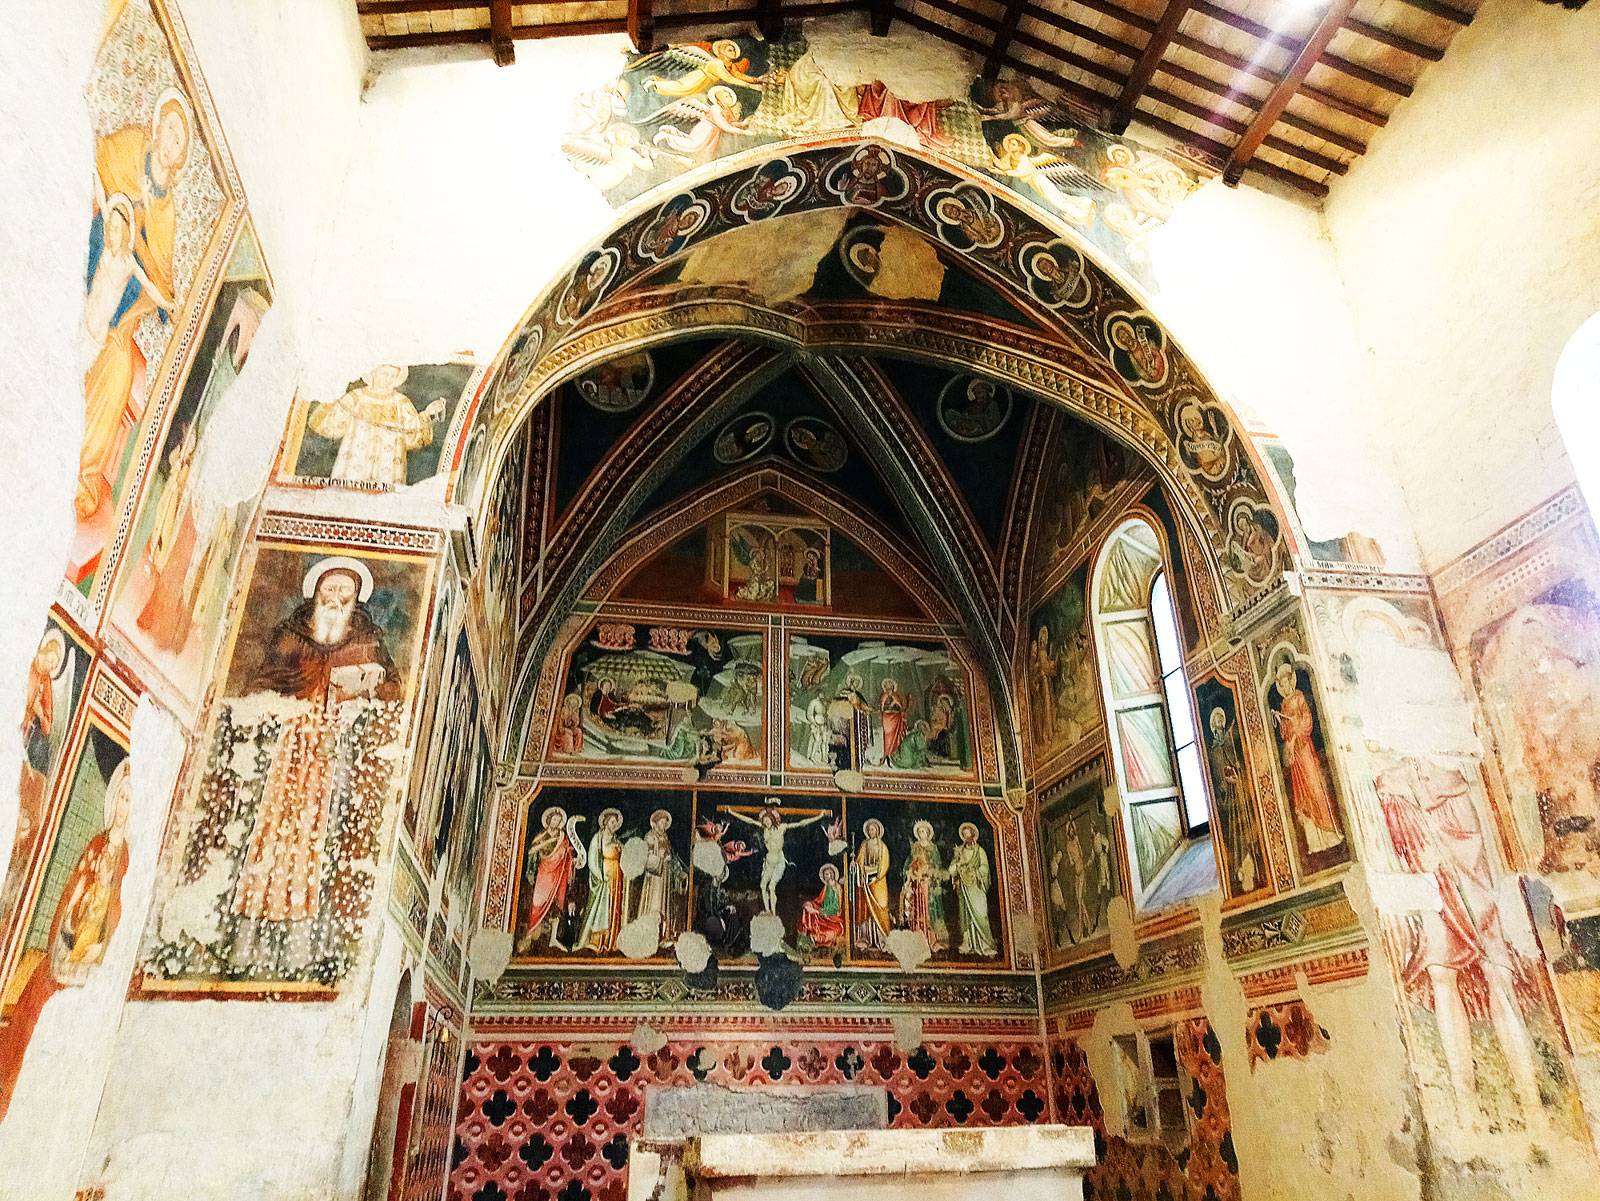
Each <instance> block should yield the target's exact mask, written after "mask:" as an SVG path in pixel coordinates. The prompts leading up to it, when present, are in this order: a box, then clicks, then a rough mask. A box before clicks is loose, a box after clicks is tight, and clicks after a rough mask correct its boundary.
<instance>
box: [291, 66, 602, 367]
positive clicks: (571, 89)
mask: <svg viewBox="0 0 1600 1201" xmlns="http://www.w3.org/2000/svg"><path fill="white" fill-rule="evenodd" d="M625 44H626V43H625V39H623V38H621V37H604V38H577V39H564V40H561V41H546V42H519V43H518V45H517V61H516V64H515V65H514V66H512V67H507V68H502V69H496V67H495V66H494V65H493V63H492V62H491V61H490V60H489V59H488V57H487V55H486V53H484V52H483V51H480V50H476V49H474V50H472V51H469V52H465V53H464V52H462V51H451V52H445V51H438V52H408V53H405V54H399V55H395V54H389V55H377V56H374V62H373V70H374V72H375V81H374V82H373V83H372V85H371V87H370V88H369V89H368V91H367V93H366V95H365V98H364V102H363V103H362V104H361V105H360V108H359V113H358V119H359V130H358V136H357V140H356V143H355V147H354V154H353V157H352V160H351V163H350V167H349V170H348V173H347V175H346V179H345V182H344V188H343V191H342V193H341V195H340V198H339V203H338V209H337V212H336V214H335V215H334V216H335V220H334V221H333V224H332V226H331V230H330V236H329V239H328V241H327V243H326V246H325V253H324V256H323V264H322V271H321V273H320V287H319V292H318V298H317V301H316V309H317V317H316V319H315V321H314V326H313V328H312V329H311V330H309V337H308V342H307V363H306V374H305V377H304V380H303V389H304V391H305V394H306V395H308V396H311V397H332V396H337V395H339V393H340V392H342V391H343V389H344V387H345V385H346V384H347V383H348V382H349V381H350V380H351V379H354V378H357V377H359V376H361V375H364V374H365V373H366V371H367V370H368V369H369V368H370V367H371V366H372V365H373V364H374V363H379V362H401V363H423V362H437V361H440V360H441V359H447V358H448V357H449V356H450V355H451V354H454V353H457V352H460V351H471V352H474V353H476V354H477V355H478V356H479V357H488V356H490V355H492V354H494V352H495V351H497V350H498V349H499V348H500V344H501V343H502V342H503V341H504V340H505V338H506V337H507V335H508V334H510V332H511V330H512V328H513V326H515V324H516V322H517V320H518V318H520V317H521V316H522V313H523V311H524V310H525V309H526V308H527V307H528V305H529V304H530V303H531V302H532V301H533V299H534V297H535V296H536V295H538V293H539V292H540V291H541V290H542V289H543V288H544V286H545V285H546V284H547V283H548V282H549V281H550V280H551V279H553V278H554V277H555V275H556V273H557V271H558V270H559V269H560V268H561V266H562V265H563V264H564V263H565V262H566V260H567V259H568V258H570V257H572V256H573V255H574V254H575V253H576V252H577V251H578V250H579V249H580V248H581V247H582V246H584V245H585V244H587V243H588V242H589V241H591V240H592V239H594V238H597V237H599V236H600V235H601V234H602V233H604V232H605V231H606V230H607V229H608V228H609V227H610V226H611V224H612V222H613V221H614V219H615V218H614V215H613V213H612V211H611V208H610V206H609V205H607V204H606V202H605V200H604V198H603V197H602V196H601V194H600V192H599V191H598V190H597V189H596V188H595V187H594V186H593V185H592V184H590V183H589V181H588V180H587V179H585V178H584V177H583V176H582V175H580V174H578V172H577V171H575V170H574V169H573V167H572V165H571V164H570V163H569V162H568V161H567V160H566V159H565V158H563V157H562V155H561V150H560V137H561V131H562V130H563V129H564V128H565V126H566V124H567V120H568V106H569V105H570V103H571V101H572V98H573V97H574V96H576V95H577V94H579V93H580V92H583V91H587V90H590V89H593V88H596V87H598V86H600V85H601V84H602V83H604V82H606V81H607V80H609V79H610V78H611V77H612V76H614V75H615V74H616V73H617V71H618V70H619V69H620V68H621V66H622V62H623V60H622V47H623V46H624V45H625Z"/></svg>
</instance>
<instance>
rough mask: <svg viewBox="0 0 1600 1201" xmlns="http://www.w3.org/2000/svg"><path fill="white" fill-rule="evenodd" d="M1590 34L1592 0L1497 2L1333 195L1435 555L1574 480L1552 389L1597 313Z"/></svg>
mask: <svg viewBox="0 0 1600 1201" xmlns="http://www.w3.org/2000/svg"><path fill="white" fill-rule="evenodd" d="M1597 49H1600V9H1597V8H1596V7H1595V6H1594V5H1590V6H1588V8H1587V9H1585V10H1584V11H1581V12H1570V11H1567V10H1566V9H1563V8H1560V7H1558V6H1555V5H1547V4H1531V3H1528V2H1527V0H1487V2H1486V3H1485V4H1484V5H1483V7H1482V8H1481V9H1480V10H1479V12H1478V16H1477V18H1476V19H1475V20H1474V21H1473V23H1472V25H1471V26H1469V27H1468V28H1466V29H1464V30H1462V31H1461V33H1460V35H1459V36H1458V37H1457V38H1456V39H1455V41H1454V42H1452V43H1451V46H1450V51H1449V53H1448V54H1446V55H1445V57H1444V59H1443V60H1442V61H1441V62H1439V63H1436V64H1435V65H1433V66H1432V67H1430V68H1429V69H1428V70H1427V71H1426V72H1425V73H1424V74H1423V76H1422V78H1421V80H1420V82H1419V83H1418V84H1417V89H1416V93H1415V94H1414V95H1413V96H1412V97H1411V98H1410V99H1409V100H1407V101H1405V102H1404V103H1402V104H1401V105H1400V106H1399V107H1398V109H1396V111H1395V114H1394V117H1393V119H1392V120H1391V121H1390V122H1389V125H1388V126H1387V128H1385V129H1383V130H1382V131H1380V132H1378V133H1377V134H1375V135H1374V137H1373V139H1372V144H1371V148H1370V150H1369V152H1368V153H1367V155H1366V156H1365V157H1364V158H1362V159H1360V160H1359V161H1358V162H1357V163H1356V165H1355V166H1354V167H1353V168H1351V171H1350V174H1349V175H1348V176H1347V177H1346V178H1345V179H1344V180H1342V181H1341V182H1339V183H1338V184H1336V185H1335V186H1334V188H1333V190H1332V192H1331V193H1330V195H1329V197H1328V202H1327V224H1328V229H1329V231H1330V232H1331V234H1332V237H1333V243H1334V247H1335V254H1336V258H1337V261H1338V266H1339V271H1340V274H1341V275H1342V277H1343V279H1344V283H1345V287H1346V289H1347V292H1348V295H1349V298H1350V307H1351V310H1352V312H1353V313H1354V316H1355V325H1356V332H1357V336H1358V337H1359V339H1360V340H1361V342H1362V344H1363V345H1365V346H1366V347H1368V348H1369V356H1370V363H1371V375H1372V380H1373V384H1374V387H1375V388H1376V389H1377V392H1378V395H1379V398H1380V400H1381V403H1382V406H1383V411H1384V417H1385V420H1386V422H1387V441H1388V442H1389V443H1390V445H1391V446H1392V448H1393V454H1394V457H1395V461H1396V463H1397V465H1398V469H1399V474H1400V480H1401V483H1402V484H1403V486H1404V488H1405V490H1406V497H1407V500H1408V502H1409V504H1410V508H1411V514H1412V519H1413V520H1414V522H1415V523H1416V530H1417V539H1418V542H1419V543H1420V544H1421V547H1422V552H1423V556H1424V558H1425V559H1426V561H1427V562H1428V564H1429V566H1430V567H1431V568H1437V567H1439V566H1441V565H1443V564H1444V563H1445V562H1447V561H1448V560H1450V559H1451V558H1453V557H1454V556H1456V555H1458V554H1460V553H1461V552H1463V551H1465V550H1466V549H1467V548H1469V547H1471V546H1473V545H1474V544H1476V543H1477V542H1479V541H1481V540H1482V539H1484V538H1486V537H1488V536H1489V535H1490V534H1492V533H1494V532H1495V531H1496V530H1498V529H1499V528H1500V527H1502V526H1504V525H1506V524H1507V523H1508V522H1510V521H1512V520H1514V519H1515V518H1517V517H1519V516H1520V515H1522V514H1523V513H1525V512H1527V511H1528V510H1529V509H1531V508H1533V507H1534V505H1536V504H1537V503H1538V502H1540V501H1542V500H1544V499H1545V498H1546V497H1548V496H1550V495H1551V494H1552V493H1554V492H1555V491H1557V490H1558V489H1560V488H1561V487H1563V486H1565V485H1566V484H1568V483H1570V482H1571V480H1572V476H1573V473H1572V466H1571V463H1570V462H1569V460H1568V457H1567V454H1566V450H1565V448H1564V446H1563V444H1562V440H1561V436H1560V434H1559V433H1558V432H1557V430H1556V426H1555V420H1554V417H1553V416H1552V413H1551V407H1550V389H1551V382H1552V378H1553V376H1554V373H1555V365H1556V359H1557V358H1558V357H1559V356H1560V353H1561V348H1562V347H1563V346H1564V345H1565V344H1566V342H1567V339H1568V338H1570V337H1571V336H1572V333H1573V331H1574V330H1576V329H1577V328H1578V326H1579V325H1581V324H1582V323H1583V321H1584V320H1585V319H1586V318H1588V317H1589V316H1590V315H1591V314H1593V313H1594V312H1595V311H1596V310H1597V309H1600V271H1597V270H1596V268H1595V264H1596V262H1597V261H1600V156H1597V155H1596V153H1595V147H1596V142H1597V136H1596V131H1597V130H1600V71H1597V70H1596V69H1595V54H1596V50H1597Z"/></svg>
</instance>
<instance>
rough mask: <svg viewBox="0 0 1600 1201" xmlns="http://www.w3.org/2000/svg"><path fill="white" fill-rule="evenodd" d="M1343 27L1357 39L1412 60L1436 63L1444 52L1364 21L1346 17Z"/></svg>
mask: <svg viewBox="0 0 1600 1201" xmlns="http://www.w3.org/2000/svg"><path fill="white" fill-rule="evenodd" d="M1344 27H1345V28H1346V29H1347V30H1349V31H1350V32H1351V33H1353V34H1355V35H1356V36H1357V37H1359V38H1366V39H1367V41H1369V42H1377V43H1378V45H1380V46H1387V47H1389V49H1391V50H1398V51H1400V53H1401V54H1409V55H1411V57H1412V58H1420V59H1424V60H1426V61H1427V62H1430V63H1436V62H1438V61H1439V60H1440V59H1441V58H1443V57H1444V51H1443V50H1441V49H1440V48H1439V47H1438V46H1430V45H1428V44H1427V43H1426V42H1418V41H1415V40H1414V39H1412V38H1408V37H1404V36H1402V35H1400V34H1398V33H1396V32H1395V31H1394V30H1392V29H1384V28H1383V27H1382V26H1380V25H1370V24H1368V23H1367V22H1366V21H1361V20H1357V19H1356V18H1355V17H1348V18H1346V20H1345V23H1344Z"/></svg>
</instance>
